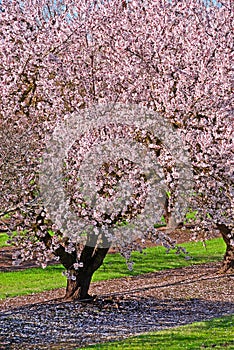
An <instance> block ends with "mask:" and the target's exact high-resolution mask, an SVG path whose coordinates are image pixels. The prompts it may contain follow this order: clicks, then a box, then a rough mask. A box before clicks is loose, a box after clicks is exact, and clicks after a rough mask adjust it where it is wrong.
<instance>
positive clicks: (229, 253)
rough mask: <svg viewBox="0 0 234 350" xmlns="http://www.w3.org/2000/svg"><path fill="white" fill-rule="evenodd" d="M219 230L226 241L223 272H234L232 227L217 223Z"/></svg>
mask: <svg viewBox="0 0 234 350" xmlns="http://www.w3.org/2000/svg"><path fill="white" fill-rule="evenodd" d="M217 227H218V229H219V231H220V232H221V234H222V236H223V239H224V242H225V243H226V246H227V248H226V252H225V255H224V258H223V264H222V268H221V272H233V271H234V245H233V241H234V237H233V234H232V232H231V229H230V228H229V227H227V226H226V225H224V224H217Z"/></svg>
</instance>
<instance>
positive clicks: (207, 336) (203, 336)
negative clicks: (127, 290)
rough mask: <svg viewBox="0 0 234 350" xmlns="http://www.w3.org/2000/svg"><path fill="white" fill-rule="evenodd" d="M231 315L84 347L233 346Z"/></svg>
mask: <svg viewBox="0 0 234 350" xmlns="http://www.w3.org/2000/svg"><path fill="white" fill-rule="evenodd" d="M233 334H234V316H227V317H222V318H216V319H213V320H210V321H205V322H196V323H193V324H191V325H186V326H182V327H176V328H171V329H168V330H164V331H159V332H152V333H146V334H142V335H139V336H136V337H130V338H128V339H126V340H124V341H118V342H110V343H103V344H97V345H93V346H88V347H86V348H82V349H85V350H91V349H92V350H93V349H96V350H98V349H100V350H109V349H111V350H115V349H124V350H132V349H134V350H137V349H144V350H149V349H157V350H164V349H165V350H167V349H169V350H183V349H186V350H198V349H201V350H202V349H220V350H224V349H228V350H231V349H234V337H233Z"/></svg>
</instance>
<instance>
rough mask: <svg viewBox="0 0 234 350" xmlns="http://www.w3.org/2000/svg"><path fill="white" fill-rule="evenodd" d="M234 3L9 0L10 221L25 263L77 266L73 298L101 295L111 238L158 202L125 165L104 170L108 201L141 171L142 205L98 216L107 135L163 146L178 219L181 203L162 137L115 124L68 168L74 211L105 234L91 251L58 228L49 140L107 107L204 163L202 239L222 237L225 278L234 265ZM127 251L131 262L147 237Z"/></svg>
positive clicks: (197, 180)
mask: <svg viewBox="0 0 234 350" xmlns="http://www.w3.org/2000/svg"><path fill="white" fill-rule="evenodd" d="M233 6H234V3H233V1H231V0H222V1H220V3H219V5H217V4H212V3H209V4H207V3H206V4H205V3H204V1H201V0H181V1H177V0H172V1H167V0H155V1H143V0H139V1H137V0H136V1H131V2H125V1H117V0H113V1H83V0H80V1H77V2H76V3H75V4H74V2H72V1H70V0H63V1H61V2H56V4H54V5H52V4H51V2H50V1H46V0H40V1H36V0H35V1H33V0H32V1H12V0H9V1H4V0H3V1H2V3H1V12H0V47H1V50H0V58H1V60H0V73H1V74H0V79H1V90H2V92H1V96H0V135H1V167H0V174H1V182H0V189H1V198H0V208H1V214H0V215H1V217H0V220H1V222H2V225H4V227H7V230H8V231H9V234H10V236H11V238H12V241H13V243H14V244H15V245H16V246H18V247H19V248H20V250H19V252H18V256H16V257H15V258H16V261H18V262H20V261H21V260H24V259H28V258H32V257H36V258H37V259H38V261H39V262H40V263H42V264H45V265H46V263H47V261H48V260H49V259H50V256H51V255H55V256H56V257H57V258H58V260H59V261H60V262H61V263H62V264H63V265H64V266H65V268H66V269H67V270H68V282H67V292H66V297H67V298H70V297H71V298H80V299H85V298H89V295H88V288H89V284H90V281H91V278H92V275H93V273H94V271H95V270H96V269H98V268H99V267H100V266H101V264H102V262H103V260H104V258H105V255H106V254H107V252H108V250H109V247H110V244H111V241H113V237H112V238H111V237H109V236H110V234H109V236H108V234H107V235H105V234H104V232H105V230H104V229H103V227H104V226H105V227H104V228H105V229H107V231H108V230H109V231H108V232H109V233H110V231H111V228H112V227H113V226H114V225H122V224H123V223H124V224H126V222H128V221H129V222H130V221H131V219H132V218H133V217H134V216H136V215H137V214H139V213H141V211H142V209H143V207H144V204H145V201H146V197H147V191H146V187H147V178H146V177H145V175H144V173H143V172H141V171H140V170H139V169H138V168H137V167H135V165H134V164H133V162H132V161H131V160H126V159H124V157H119V159H115V160H113V162H109V163H108V162H107V163H105V162H104V163H103V164H100V169H99V174H98V177H97V183H98V191H99V195H100V196H101V198H103V201H104V200H106V199H107V200H110V199H111V198H112V196H113V195H115V194H113V192H115V187H116V186H117V185H118V182H119V180H120V179H122V178H125V179H127V181H130V180H129V179H132V178H134V174H137V175H136V176H135V179H134V180H133V181H132V180H131V181H132V182H131V181H130V182H131V183H132V186H133V187H132V194H131V198H130V199H131V200H130V201H129V202H128V204H127V206H126V205H125V207H124V209H123V208H121V210H120V211H118V212H117V211H116V212H114V209H113V212H111V213H109V212H101V211H99V212H98V211H96V212H95V213H94V211H89V210H88V209H87V202H86V201H85V198H84V197H82V196H81V195H80V192H79V187H77V186H76V185H77V184H76V181H77V178H78V177H77V174H78V171H79V167H80V164H81V162H82V160H83V158H82V157H83V156H84V153H85V152H87V151H88V149H90V148H91V147H92V145H93V144H94V143H95V142H96V143H98V142H99V141H100V137H103V138H104V139H106V138H107V136H108V137H109V138H111V137H114V138H115V137H116V135H117V140H120V138H121V137H122V138H123V137H125V138H128V137H131V138H132V139H133V140H134V141H136V142H140V143H141V144H142V145H144V146H145V147H148V148H152V149H153V152H154V156H155V157H156V158H157V159H158V162H159V163H160V164H161V166H162V169H163V172H164V175H165V177H166V184H167V186H168V192H170V196H169V197H168V198H167V208H166V212H167V213H169V214H170V212H171V211H173V207H175V206H176V203H175V200H176V191H177V183H178V174H177V172H176V171H175V166H174V165H175V164H174V163H173V161H172V159H171V155H170V152H168V150H166V149H165V147H164V145H163V144H162V143H160V139H159V138H157V137H155V136H154V134H153V133H150V132H148V131H145V130H144V128H141V127H140V126H139V125H138V127H134V126H133V125H131V123H130V124H128V125H127V126H126V125H123V123H122V124H121V123H119V124H118V123H117V121H116V120H115V119H114V118H113V122H112V123H110V124H109V129H108V130H107V129H106V128H101V127H97V128H96V129H95V127H93V129H92V128H91V129H90V130H88V131H86V132H85V131H84V132H83V134H82V135H80V138H79V139H78V140H76V142H75V143H74V145H73V147H72V148H71V149H70V150H69V152H68V153H67V158H66V161H65V162H64V169H63V174H64V188H65V189H66V191H67V193H68V194H69V196H70V203H69V205H70V206H71V208H72V210H73V212H74V213H75V214H76V215H77V217H83V218H85V219H86V221H90V222H91V223H92V225H93V226H92V227H94V231H95V232H90V233H89V234H88V235H86V242H83V243H82V242H81V241H79V240H78V241H77V240H74V239H72V237H71V236H69V235H64V234H63V230H62V229H61V227H59V225H57V224H55V223H54V221H53V220H52V218H51V216H50V215H48V212H47V210H46V208H45V206H44V205H43V203H42V202H41V201H40V181H39V178H40V167H41V162H42V160H43V157H44V154H45V153H44V152H45V149H46V140H47V139H48V138H49V137H51V135H53V132H54V130H55V129H56V125H58V123H62V121H63V120H64V118H65V119H66V120H69V116H71V115H74V113H81V111H85V110H87V109H90V108H93V107H94V106H98V105H108V106H109V105H113V106H114V105H115V104H116V103H121V104H122V105H137V106H139V108H147V109H149V110H152V111H154V112H156V113H158V114H159V115H160V116H161V117H162V118H163V119H164V120H165V123H167V125H168V124H170V125H172V126H173V128H174V130H176V132H177V133H178V135H179V137H180V138H181V140H182V142H183V145H184V147H185V149H186V151H187V152H188V154H189V157H190V162H191V166H192V172H193V194H192V195H191V196H190V193H189V196H190V198H189V203H190V204H189V206H190V208H191V209H193V210H195V211H196V217H195V219H194V220H195V231H196V232H199V230H202V231H203V232H206V235H207V236H208V234H209V232H212V230H219V231H220V232H221V234H222V236H223V238H224V240H225V243H226V245H227V250H226V254H225V257H224V260H223V271H228V270H231V269H233V266H234V265H233V264H234V236H233V235H234V231H233V210H234V209H233V207H234V202H233V66H232V60H233V13H234V12H233ZM127 115H128V114H126V116H127ZM100 135H104V136H100ZM113 135H114V136H113ZM118 137H119V139H118ZM82 152H83V153H82ZM149 159H151V158H149ZM134 167H135V168H134ZM90 181H91V182H92V179H91V180H90ZM95 181H96V180H95ZM133 199H134V200H135V201H134V200H133ZM125 204H126V203H125ZM58 207H59V203H58ZM61 210H62V209H61ZM113 213H114V214H113ZM168 216H170V215H168ZM168 221H170V220H169V219H168ZM103 225H104V226H103ZM148 234H149V235H150V237H151V239H155V238H156V239H158V238H159V236H160V232H157V231H156V230H155V229H153V227H152V230H149V231H147V232H144V238H147V235H148ZM100 236H101V238H100ZM73 238H74V237H73ZM100 239H101V242H102V244H100ZM163 239H164V243H165V244H170V242H169V241H168V240H167V238H165V237H164V238H163ZM104 243H105V244H104ZM125 243H126V244H125ZM125 243H124V244H122V246H121V250H122V253H123V254H124V255H125V257H126V258H128V257H129V251H130V250H131V249H135V248H137V247H138V245H139V241H138V243H136V242H125ZM127 243H131V244H127Z"/></svg>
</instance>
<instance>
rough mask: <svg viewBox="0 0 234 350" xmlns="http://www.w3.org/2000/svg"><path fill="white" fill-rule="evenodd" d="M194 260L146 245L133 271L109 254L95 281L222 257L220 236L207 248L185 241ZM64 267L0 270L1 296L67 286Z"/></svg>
mask: <svg viewBox="0 0 234 350" xmlns="http://www.w3.org/2000/svg"><path fill="white" fill-rule="evenodd" d="M181 246H183V247H185V248H186V249H187V251H188V252H189V254H190V256H191V259H190V260H185V258H184V255H182V254H180V255H176V254H175V253H174V252H172V251H171V252H170V253H169V254H166V251H165V248H163V247H159V246H158V247H152V248H147V249H146V250H145V253H138V252H134V253H133V254H132V258H133V261H134V266H133V270H132V271H129V270H128V268H127V266H126V262H125V260H124V258H123V257H121V256H120V255H119V254H108V255H107V257H106V258H105V260H104V264H103V265H102V266H101V267H100V269H99V270H97V271H96V272H95V274H94V276H93V281H101V280H107V279H112V278H118V277H124V276H135V275H139V274H144V273H148V272H155V271H159V270H164V269H172V268H178V267H184V266H189V265H192V264H201V263H206V262H211V261H219V260H221V259H222V257H223V254H224V251H225V243H224V241H223V240H222V239H221V238H216V239H212V240H209V241H207V244H206V248H205V247H204V246H203V244H202V243H201V242H196V243H192V242H190V243H184V244H181ZM63 271H64V268H63V267H62V266H61V265H55V266H48V267H47V268H46V269H42V268H33V269H26V270H23V271H16V272H0V281H1V283H0V298H1V299H4V298H7V297H13V296H17V295H25V294H31V293H39V292H42V291H45V290H50V289H56V288H60V287H65V285H66V278H65V277H64V276H62V272H63Z"/></svg>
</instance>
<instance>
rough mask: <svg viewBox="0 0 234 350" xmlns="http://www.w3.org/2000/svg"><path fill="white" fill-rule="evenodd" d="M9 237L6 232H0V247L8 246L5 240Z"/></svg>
mask: <svg viewBox="0 0 234 350" xmlns="http://www.w3.org/2000/svg"><path fill="white" fill-rule="evenodd" d="M8 239H9V237H8V235H7V234H6V233H0V248H1V247H6V246H8V244H7V241H8Z"/></svg>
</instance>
